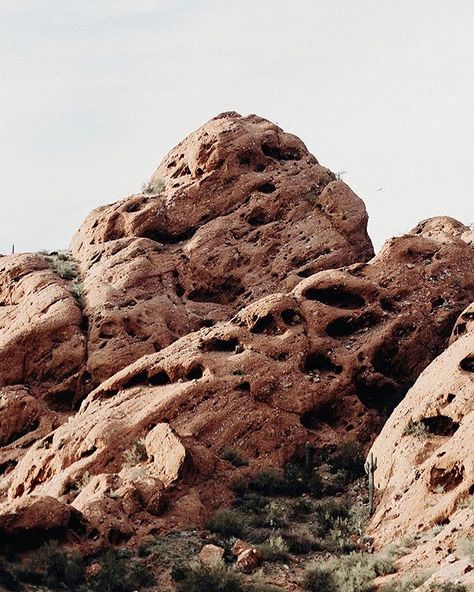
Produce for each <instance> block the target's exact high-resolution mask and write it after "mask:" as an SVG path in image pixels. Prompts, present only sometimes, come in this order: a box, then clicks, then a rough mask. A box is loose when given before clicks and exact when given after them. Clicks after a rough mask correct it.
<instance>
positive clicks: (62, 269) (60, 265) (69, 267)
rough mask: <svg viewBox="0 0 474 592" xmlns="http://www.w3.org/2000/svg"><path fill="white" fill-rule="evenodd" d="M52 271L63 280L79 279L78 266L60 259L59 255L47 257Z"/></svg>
mask: <svg viewBox="0 0 474 592" xmlns="http://www.w3.org/2000/svg"><path fill="white" fill-rule="evenodd" d="M47 260H48V262H49V264H50V266H51V269H52V270H53V271H54V273H56V274H57V275H58V276H59V277H60V278H62V279H63V280H73V279H74V278H76V277H77V274H78V271H77V265H76V263H74V262H73V261H69V260H68V259H64V258H61V259H60V258H59V255H54V256H51V257H47Z"/></svg>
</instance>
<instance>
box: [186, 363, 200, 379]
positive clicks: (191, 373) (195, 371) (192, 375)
mask: <svg viewBox="0 0 474 592" xmlns="http://www.w3.org/2000/svg"><path fill="white" fill-rule="evenodd" d="M203 374H204V367H203V366H202V365H201V364H197V365H196V366H192V367H191V368H190V369H189V370H188V371H187V373H186V379H187V380H199V378H202V376H203Z"/></svg>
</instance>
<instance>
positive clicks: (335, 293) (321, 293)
mask: <svg viewBox="0 0 474 592" xmlns="http://www.w3.org/2000/svg"><path fill="white" fill-rule="evenodd" d="M303 296H304V297H305V298H307V299H308V300H317V301H318V302H322V303H323V304H327V305H329V306H334V307H336V308H350V309H355V308H362V307H363V306H364V305H365V300H364V298H362V296H359V294H353V293H352V292H348V291H347V290H344V288H341V287H340V286H333V287H330V288H308V289H307V290H305V291H304V292H303Z"/></svg>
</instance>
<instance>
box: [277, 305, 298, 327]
mask: <svg viewBox="0 0 474 592" xmlns="http://www.w3.org/2000/svg"><path fill="white" fill-rule="evenodd" d="M281 318H282V320H283V322H284V323H285V325H299V324H300V323H301V316H300V315H299V314H298V313H297V312H296V310H294V309H293V308H286V309H285V310H284V311H282V313H281Z"/></svg>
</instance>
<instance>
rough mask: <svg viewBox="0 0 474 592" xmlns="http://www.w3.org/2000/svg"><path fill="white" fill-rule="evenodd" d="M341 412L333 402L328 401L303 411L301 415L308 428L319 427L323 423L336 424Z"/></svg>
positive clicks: (302, 421)
mask: <svg viewBox="0 0 474 592" xmlns="http://www.w3.org/2000/svg"><path fill="white" fill-rule="evenodd" d="M338 416H339V414H338V412H337V410H336V409H335V407H334V406H333V404H332V403H326V404H324V405H321V406H319V407H315V408H314V409H310V410H309V411H306V412H305V413H303V414H302V415H301V417H300V423H301V425H302V426H303V427H305V428H307V429H308V430H314V429H317V428H318V427H319V426H320V425H321V423H325V424H327V425H329V426H335V425H336V424H337V422H338V419H339V417H338Z"/></svg>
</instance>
